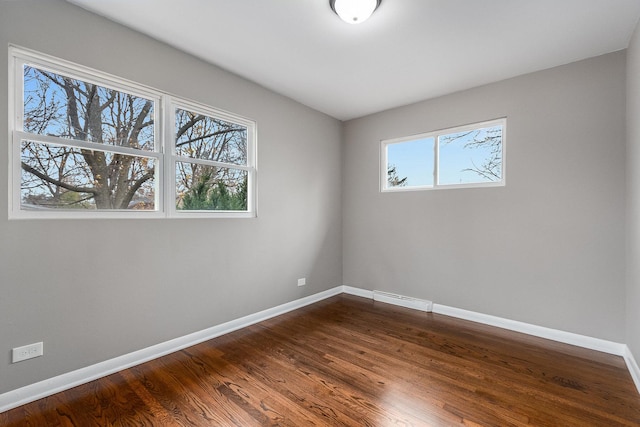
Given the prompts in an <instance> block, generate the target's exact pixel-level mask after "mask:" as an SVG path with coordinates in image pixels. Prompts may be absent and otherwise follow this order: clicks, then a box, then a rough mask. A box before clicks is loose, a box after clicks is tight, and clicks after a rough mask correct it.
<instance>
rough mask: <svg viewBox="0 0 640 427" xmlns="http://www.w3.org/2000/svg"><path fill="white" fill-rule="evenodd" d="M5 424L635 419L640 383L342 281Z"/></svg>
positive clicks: (589, 360) (552, 347)
mask: <svg viewBox="0 0 640 427" xmlns="http://www.w3.org/2000/svg"><path fill="white" fill-rule="evenodd" d="M0 425H2V426H11V427H18V426H82V427H84V426H314V425H315V426H331V425H333V426H391V425H393V426H451V425H465V426H524V425H535V426H563V427H566V426H580V427H583V426H640V395H639V394H638V391H637V390H636V388H635V387H634V384H633V382H632V379H631V377H630V375H629V373H628V371H627V369H626V367H625V363H624V361H623V359H622V358H620V357H617V356H612V355H607V354H604V353H599V352H595V351H590V350H586V349H582V348H577V347H572V346H569V345H565V344H560V343H556V342H553V341H547V340H544V339H540V338H535V337H530V336H527V335H523V334H519V333H515V332H510V331H505V330H502V329H498V328H492V327H488V326H484V325H480V324H475V323H472V322H466V321H462V320H458V319H454V318H450V317H447V316H442V315H437V314H431V313H423V312H418V311H413V310H408V309H404V308H400V307H395V306H391V305H387V304H383V303H379V302H373V301H371V300H368V299H363V298H358V297H354V296H349V295H344V294H343V295H339V296H336V297H333V298H330V299H328V300H325V301H322V302H319V303H316V304H314V305H312V306H309V307H305V308H303V309H300V310H297V311H295V312H291V313H288V314H285V315H283V316H279V317H277V318H274V319H271V320H268V321H265V322H262V323H260V324H257V325H254V326H251V327H248V328H245V329H242V330H240V331H237V332H234V333H231V334H228V335H225V336H222V337H219V338H217V339H214V340H211V341H208V342H205V343H202V344H199V345H196V346H194V347H190V348H188V349H185V350H182V351H179V352H176V353H174V354H170V355H168V356H165V357H162V358H159V359H157V360H154V361H151V362H148V363H145V364H142V365H139V366H137V367H134V368H131V369H127V370H124V371H122V372H119V373H116V374H113V375H110V376H108V377H105V378H103V379H100V380H97V381H93V382H91V383H88V384H85V385H82V386H79V387H76V388H73V389H71V390H67V391H65V392H61V393H59V394H56V395H53V396H50V397H48V398H45V399H41V400H39V401H36V402H33V403H30V404H27V405H24V406H21V407H19V408H16V409H13V410H10V411H7V412H4V413H2V414H0Z"/></svg>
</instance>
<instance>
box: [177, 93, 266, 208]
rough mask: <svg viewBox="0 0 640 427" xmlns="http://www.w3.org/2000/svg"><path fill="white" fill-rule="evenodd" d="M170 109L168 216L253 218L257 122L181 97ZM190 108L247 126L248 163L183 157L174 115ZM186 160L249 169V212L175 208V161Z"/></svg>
mask: <svg viewBox="0 0 640 427" xmlns="http://www.w3.org/2000/svg"><path fill="white" fill-rule="evenodd" d="M166 105H167V106H168V108H167V109H168V110H169V115H170V117H171V120H166V128H167V129H166V131H165V133H166V135H171V138H167V141H166V142H167V145H169V146H170V147H169V148H168V150H167V153H168V154H167V155H166V156H165V169H166V170H171V173H167V174H166V176H167V179H172V181H171V182H167V183H166V185H165V188H167V189H168V192H167V193H168V197H167V207H166V209H167V213H168V216H170V217H173V218H211V217H217V218H251V217H255V212H256V206H255V200H256V197H254V196H255V190H256V150H255V145H256V144H255V140H256V127H257V126H256V123H255V122H254V121H252V120H249V119H245V118H242V117H239V116H237V115H234V114H230V113H227V112H225V111H222V110H218V109H215V108H212V107H209V106H206V105H204V104H199V103H197V102H193V101H187V100H184V99H180V98H171V99H169V100H168V102H167V103H166ZM177 109H181V110H187V111H190V112H193V113H197V114H203V115H205V116H208V117H212V118H216V119H221V120H224V121H226V122H231V123H235V124H238V125H241V126H244V127H246V128H247V164H246V165H236V164H231V163H224V162H215V161H211V160H203V159H195V158H192V157H181V156H178V155H177V154H176V145H175V137H174V135H175V134H176V129H175V124H176V121H175V114H176V110H177ZM178 161H184V162H188V163H198V164H201V165H208V166H218V167H224V168H230V169H240V170H244V171H246V172H247V184H248V186H247V210H246V211H203V210H178V209H176V204H175V200H176V185H175V173H176V172H175V170H176V169H175V167H176V162H178Z"/></svg>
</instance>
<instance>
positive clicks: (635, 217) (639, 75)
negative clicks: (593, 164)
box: [625, 25, 640, 361]
mask: <svg viewBox="0 0 640 427" xmlns="http://www.w3.org/2000/svg"><path fill="white" fill-rule="evenodd" d="M627 224H628V232H627V310H626V312H627V337H626V340H625V342H626V343H627V345H628V346H629V348H630V349H631V352H632V353H633V355H634V357H635V359H636V360H637V361H640V261H639V259H640V25H639V26H638V27H637V28H636V31H635V33H634V35H633V38H632V39H631V43H630V44H629V49H628V50H627Z"/></svg>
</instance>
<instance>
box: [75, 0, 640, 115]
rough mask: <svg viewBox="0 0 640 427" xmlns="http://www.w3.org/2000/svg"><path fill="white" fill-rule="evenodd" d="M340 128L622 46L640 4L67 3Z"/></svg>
mask: <svg viewBox="0 0 640 427" xmlns="http://www.w3.org/2000/svg"><path fill="white" fill-rule="evenodd" d="M69 1H70V2H72V3H74V4H77V5H79V6H81V7H83V8H85V9H88V10H90V11H93V12H95V13H98V14H100V15H103V16H105V17H107V18H109V19H112V20H114V21H117V22H119V23H121V24H124V25H126V26H128V27H131V28H134V29H136V30H138V31H140V32H142V33H145V34H148V35H149V36H151V37H154V38H156V39H158V40H161V41H163V42H165V43H168V44H170V45H172V46H174V47H177V48H179V49H181V50H183V51H186V52H188V53H191V54H193V55H195V56H197V57H199V58H202V59H204V60H206V61H208V62H211V63H213V64H216V65H218V66H220V67H222V68H224V69H226V70H229V71H231V72H233V73H235V74H238V75H240V76H243V77H245V78H247V79H249V80H252V81H254V82H256V83H258V84H260V85H262V86H264V87H267V88H269V89H272V90H273V91H275V92H278V93H280V94H283V95H286V96H288V97H290V98H293V99H295V100H297V101H299V102H301V103H302V104H305V105H308V106H310V107H312V108H314V109H316V110H319V111H322V112H324V113H326V114H328V115H330V116H333V117H336V118H338V119H340V120H347V119H351V118H355V117H360V116H364V115H367V114H370V113H374V112H378V111H382V110H386V109H389V108H392V107H396V106H400V105H406V104H409V103H412V102H416V101H420V100H424V99H428V98H433V97H436V96H440V95H444V94H448V93H452V92H456V91H460V90H463V89H467V88H471V87H475V86H479V85H482V84H486V83H490V82H495V81H499V80H502V79H505V78H509V77H514V76H517V75H520V74H525V73H529V72H532V71H537V70H542V69H545V68H550V67H554V66H557V65H561V64H566V63H570V62H573V61H577V60H580V59H584V58H589V57H592V56H597V55H601V54H604V53H608V52H613V51H616V50H620V49H624V48H626V47H627V45H628V42H629V39H630V37H631V33H632V32H633V29H634V27H635V25H636V23H637V22H638V18H639V17H640V0H382V3H381V5H380V7H379V9H378V10H377V11H376V12H375V13H374V14H373V16H372V17H371V18H370V19H369V20H368V21H366V22H364V23H362V24H359V25H349V24H346V23H344V22H343V21H341V20H340V19H339V18H338V17H337V16H336V15H335V14H334V13H333V12H332V10H331V9H330V7H329V0H69Z"/></svg>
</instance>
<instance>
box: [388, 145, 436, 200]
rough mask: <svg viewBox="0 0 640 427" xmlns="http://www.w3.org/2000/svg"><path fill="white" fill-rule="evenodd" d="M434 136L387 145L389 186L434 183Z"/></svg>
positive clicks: (427, 184)
mask: <svg viewBox="0 0 640 427" xmlns="http://www.w3.org/2000/svg"><path fill="white" fill-rule="evenodd" d="M434 142H435V140H434V138H422V139H416V140H413V141H406V142H397V143H393V144H388V145H387V188H393V187H415V186H429V185H433V163H434V153H433V151H434Z"/></svg>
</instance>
